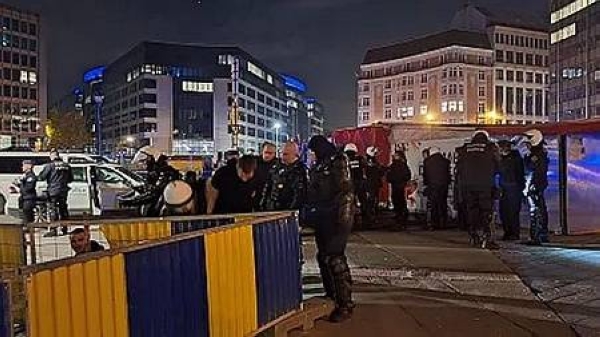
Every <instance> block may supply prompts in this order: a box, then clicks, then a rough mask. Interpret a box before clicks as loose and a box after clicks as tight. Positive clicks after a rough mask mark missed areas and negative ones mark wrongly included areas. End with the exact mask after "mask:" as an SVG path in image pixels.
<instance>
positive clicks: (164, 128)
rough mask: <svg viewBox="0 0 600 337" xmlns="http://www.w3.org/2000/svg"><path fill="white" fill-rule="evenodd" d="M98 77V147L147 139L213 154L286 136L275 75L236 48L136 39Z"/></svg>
mask: <svg viewBox="0 0 600 337" xmlns="http://www.w3.org/2000/svg"><path fill="white" fill-rule="evenodd" d="M103 79H104V84H103V88H104V103H103V108H102V138H103V144H104V145H103V151H105V152H106V151H107V152H114V151H116V150H118V149H120V148H122V147H124V146H127V147H128V146H131V147H140V146H143V145H153V146H156V147H157V148H159V149H161V150H163V151H165V152H168V153H179V154H201V155H216V154H218V153H219V152H223V151H225V150H226V149H227V148H230V147H232V146H234V145H237V146H239V147H240V148H241V149H243V150H245V151H257V150H258V149H259V148H260V146H261V144H262V143H263V142H265V141H271V142H275V137H276V135H278V136H279V141H280V142H282V141H286V140H287V139H288V137H289V129H288V126H287V120H288V114H287V107H286V104H287V100H286V97H285V86H284V83H283V80H282V79H281V77H280V76H279V74H277V73H276V72H274V71H272V70H271V69H269V68H268V67H267V66H265V65H264V64H262V63H261V62H260V61H258V60H257V59H255V58H254V57H252V56H251V55H250V54H248V53H246V52H245V51H243V50H241V49H240V48H237V47H205V46H197V45H180V44H170V43H157V42H143V43H140V44H139V45H138V46H136V47H135V48H134V49H132V50H131V51H130V52H128V53H127V54H125V55H123V56H122V57H121V58H119V59H118V60H117V61H115V62H114V63H112V64H110V65H108V66H107V68H106V70H105V71H104V76H103ZM275 125H279V126H280V127H279V129H277V130H276V129H275V128H274V126H275Z"/></svg>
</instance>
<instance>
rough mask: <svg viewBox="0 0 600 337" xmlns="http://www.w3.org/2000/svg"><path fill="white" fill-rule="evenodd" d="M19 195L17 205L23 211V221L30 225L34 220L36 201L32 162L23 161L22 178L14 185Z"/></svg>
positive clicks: (35, 180) (35, 179)
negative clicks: (17, 188)
mask: <svg viewBox="0 0 600 337" xmlns="http://www.w3.org/2000/svg"><path fill="white" fill-rule="evenodd" d="M16 185H17V187H19V191H20V193H21V195H20V196H19V204H20V205H21V209H22V210H23V220H24V221H25V223H32V222H33V221H34V220H35V218H34V210H35V203H36V200H37V192H36V185H37V177H36V176H35V173H33V162H32V161H31V160H24V161H23V176H22V177H21V179H19V181H18V182H17V183H16Z"/></svg>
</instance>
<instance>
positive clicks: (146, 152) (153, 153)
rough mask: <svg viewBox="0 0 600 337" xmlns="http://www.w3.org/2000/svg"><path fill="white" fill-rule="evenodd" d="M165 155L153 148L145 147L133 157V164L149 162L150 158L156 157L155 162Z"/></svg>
mask: <svg viewBox="0 0 600 337" xmlns="http://www.w3.org/2000/svg"><path fill="white" fill-rule="evenodd" d="M161 155H163V153H162V151H160V150H159V149H157V148H155V147H152V146H144V147H142V148H141V149H139V150H138V152H137V153H136V154H135V156H133V160H132V161H131V163H132V164H138V163H142V162H144V161H146V160H148V159H149V158H150V157H154V159H155V160H158V158H159V157H160V156H161Z"/></svg>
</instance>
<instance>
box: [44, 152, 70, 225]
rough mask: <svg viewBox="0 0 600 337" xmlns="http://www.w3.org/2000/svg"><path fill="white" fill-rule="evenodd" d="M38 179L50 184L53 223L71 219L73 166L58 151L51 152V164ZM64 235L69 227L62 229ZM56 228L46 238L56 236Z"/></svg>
mask: <svg viewBox="0 0 600 337" xmlns="http://www.w3.org/2000/svg"><path fill="white" fill-rule="evenodd" d="M38 179H39V180H40V181H46V182H47V183H48V187H47V192H48V206H49V207H48V210H49V211H50V214H51V216H50V219H51V220H52V221H57V220H67V219H68V218H69V206H68V204H67V197H68V196H69V189H70V188H69V184H70V183H72V182H73V171H72V170H71V166H70V165H69V164H67V163H65V162H64V161H62V159H61V158H60V156H59V153H58V151H57V150H54V149H53V150H52V151H50V163H49V164H47V165H46V166H44V169H43V170H42V172H41V173H40V175H39V177H38ZM57 208H58V211H57ZM62 232H63V235H66V234H67V227H63V228H62ZM56 234H57V233H56V228H51V229H50V231H49V232H48V233H46V236H56Z"/></svg>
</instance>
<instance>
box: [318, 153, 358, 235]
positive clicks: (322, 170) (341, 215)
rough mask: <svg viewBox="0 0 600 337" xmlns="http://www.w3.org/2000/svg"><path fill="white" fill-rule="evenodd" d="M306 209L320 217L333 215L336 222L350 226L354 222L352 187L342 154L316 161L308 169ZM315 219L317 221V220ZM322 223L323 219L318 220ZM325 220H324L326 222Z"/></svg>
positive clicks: (346, 164)
mask: <svg viewBox="0 0 600 337" xmlns="http://www.w3.org/2000/svg"><path fill="white" fill-rule="evenodd" d="M307 204H308V207H310V208H313V209H315V210H316V212H315V213H317V216H319V214H324V215H326V214H328V215H331V216H335V220H337V222H338V223H343V224H347V225H351V224H352V221H353V219H354V187H353V184H352V180H351V177H350V167H349V166H348V159H347V157H346V156H345V155H344V154H336V155H333V156H332V157H328V158H325V159H323V160H319V161H317V163H316V164H315V165H314V166H313V167H312V169H311V170H310V179H309V183H308V192H307ZM317 220H318V219H317ZM321 220H323V219H321ZM325 221H327V220H326V219H325Z"/></svg>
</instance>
